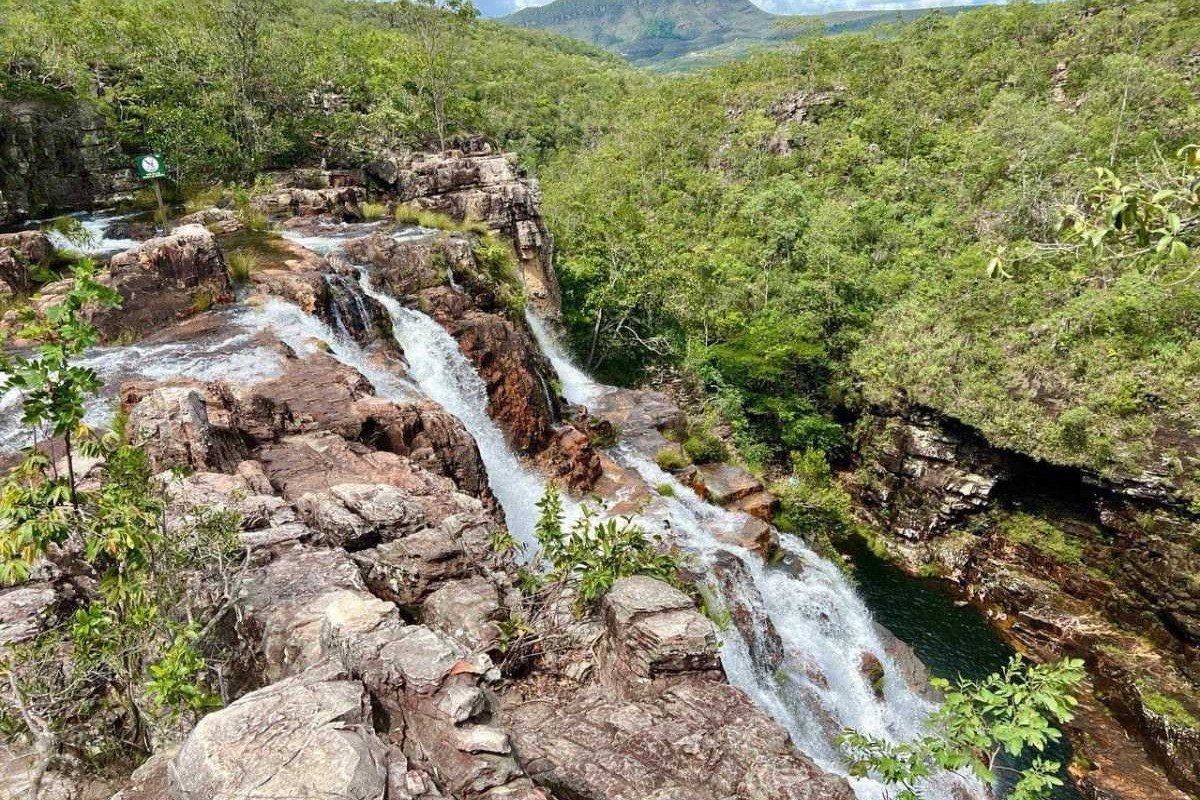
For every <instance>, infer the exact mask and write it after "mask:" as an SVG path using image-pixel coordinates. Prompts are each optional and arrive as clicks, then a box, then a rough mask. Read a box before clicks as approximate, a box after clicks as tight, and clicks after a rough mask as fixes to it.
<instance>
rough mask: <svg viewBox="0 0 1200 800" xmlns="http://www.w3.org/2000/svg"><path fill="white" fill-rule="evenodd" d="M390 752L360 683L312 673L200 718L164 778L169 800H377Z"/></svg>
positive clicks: (338, 673)
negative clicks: (333, 799)
mask: <svg viewBox="0 0 1200 800" xmlns="http://www.w3.org/2000/svg"><path fill="white" fill-rule="evenodd" d="M391 751H392V748H390V747H389V746H388V745H386V744H385V743H384V742H383V741H381V740H380V739H379V737H378V736H377V735H376V734H375V731H374V728H373V726H372V717H371V701H370V698H369V697H368V695H367V692H366V691H365V690H364V689H363V686H362V684H361V683H359V682H358V681H356V680H351V679H349V677H348V676H347V675H346V674H345V673H344V672H343V671H342V670H341V669H340V668H339V667H335V666H333V665H320V666H316V667H314V668H313V669H310V670H306V671H305V672H302V673H300V674H298V675H296V676H294V677H292V678H288V679H285V680H282V681H280V682H278V683H275V684H272V685H270V686H267V687H264V688H262V689H259V690H258V691H255V692H251V693H250V694H248V695H246V696H244V697H242V698H241V699H239V700H236V701H234V702H233V703H231V704H230V705H229V706H228V707H227V708H224V709H222V710H220V711H216V712H214V713H212V714H209V715H207V716H206V717H204V718H203V719H201V720H200V722H199V723H198V724H197V725H196V727H195V729H193V730H192V732H191V734H189V735H188V737H187V739H186V740H185V741H184V743H183V745H182V746H181V747H180V749H179V753H178V754H177V755H176V756H175V759H174V761H173V762H172V763H171V767H170V770H169V783H170V797H171V800H243V799H244V798H248V797H287V798H297V800H299V799H300V798H310V799H311V800H318V798H321V800H325V798H330V797H337V798H344V800H383V799H384V798H385V797H386V796H387V788H388V766H389V762H390V761H391V760H392V756H391Z"/></svg>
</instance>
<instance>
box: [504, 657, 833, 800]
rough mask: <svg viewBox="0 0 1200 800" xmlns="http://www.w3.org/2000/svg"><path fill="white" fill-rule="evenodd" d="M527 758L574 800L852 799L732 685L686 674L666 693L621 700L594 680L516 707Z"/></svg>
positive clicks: (533, 770)
mask: <svg viewBox="0 0 1200 800" xmlns="http://www.w3.org/2000/svg"><path fill="white" fill-rule="evenodd" d="M511 721H512V725H511V730H512V734H513V737H514V740H515V744H516V750H517V753H518V755H519V758H520V760H521V764H522V766H524V767H525V769H526V771H527V773H528V774H529V775H530V777H532V778H533V779H534V781H535V782H537V783H538V784H539V785H540V786H543V787H545V788H548V789H550V790H551V791H552V792H553V793H554V794H555V795H556V796H562V797H571V798H576V800H645V798H651V797H653V798H688V799H689V800H725V798H734V797H741V798H755V800H777V799H778V800H785V799H786V800H852V798H853V797H854V795H853V793H852V792H851V791H850V787H849V785H848V784H847V783H846V782H845V781H844V780H843V779H841V778H838V777H835V776H832V775H828V774H826V773H825V772H823V771H822V770H821V769H820V768H818V767H817V766H816V765H814V764H813V763H812V762H811V761H809V760H808V759H806V758H805V757H804V756H802V755H799V754H798V753H797V752H796V751H795V750H794V749H793V747H792V745H791V742H790V740H789V738H788V735H787V733H786V732H785V731H784V730H783V728H781V727H780V726H779V725H778V724H777V723H775V722H774V721H773V720H771V719H770V718H769V717H768V716H767V715H766V714H764V713H763V712H761V711H759V710H758V709H757V708H755V707H754V705H753V704H752V703H751V702H750V700H749V699H747V697H746V696H745V695H744V694H742V693H741V692H740V691H738V690H737V689H734V688H733V687H731V686H729V685H728V684H723V683H716V682H711V681H702V680H700V681H685V682H683V683H681V684H678V685H676V686H673V687H671V688H670V689H668V690H667V691H665V692H663V693H662V694H661V695H660V696H659V697H657V698H652V699H645V700H642V701H637V702H625V701H621V700H617V699H614V698H613V697H612V696H611V695H609V694H608V693H607V692H606V691H605V690H604V689H603V688H601V687H596V686H593V687H590V688H588V689H585V690H584V691H582V692H580V693H579V694H577V695H575V696H574V698H572V699H571V700H569V701H568V702H565V703H557V704H554V703H528V704H525V705H523V706H520V707H518V708H516V709H515V710H514V711H513V712H512V720H511Z"/></svg>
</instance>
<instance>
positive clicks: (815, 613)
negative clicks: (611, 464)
mask: <svg viewBox="0 0 1200 800" xmlns="http://www.w3.org/2000/svg"><path fill="white" fill-rule="evenodd" d="M527 316H528V319H529V323H530V328H531V329H532V331H533V333H534V336H535V338H536V339H537V341H538V344H539V345H540V346H541V348H542V352H543V353H544V354H545V355H546V357H547V358H549V359H550V362H551V363H552V364H553V365H554V368H555V370H556V371H557V372H558V375H559V377H560V379H561V380H562V385H563V394H564V396H565V397H566V398H567V400H569V401H570V402H572V403H582V404H586V403H587V402H588V401H589V400H594V399H595V398H596V397H598V396H600V395H602V394H604V393H606V392H608V391H612V389H611V388H610V387H606V386H602V385H599V384H597V383H595V382H594V381H592V380H591V379H590V378H589V377H588V376H587V375H586V374H585V373H584V372H583V371H581V370H580V369H579V368H578V367H576V366H575V365H574V364H573V363H572V362H571V359H570V358H569V357H568V356H567V354H566V352H565V350H564V348H563V347H562V345H561V344H560V343H559V341H558V339H557V338H556V337H555V336H553V335H552V334H551V332H550V330H549V329H548V327H547V325H546V324H545V323H544V322H543V321H542V320H541V319H539V318H537V317H536V316H534V315H532V314H528V315H527ZM611 455H612V456H613V457H614V458H615V459H616V460H617V462H618V463H619V464H621V465H622V466H624V467H626V468H629V469H633V470H634V471H636V472H637V473H638V474H639V475H640V476H641V477H642V479H643V480H644V481H645V482H646V483H647V484H648V485H650V486H660V485H664V484H665V485H668V486H670V487H671V488H672V489H673V493H670V494H668V496H660V497H657V498H655V499H654V500H653V501H652V502H651V503H650V504H649V505H648V506H647V507H646V509H645V510H644V511H643V512H642V514H641V515H640V519H641V520H642V521H643V524H644V526H645V527H646V528H647V529H650V530H661V529H663V528H666V529H668V530H669V531H670V532H671V533H672V534H673V535H674V540H675V542H676V543H677V544H678V545H679V546H680V547H681V549H683V550H684V551H685V552H686V553H687V554H688V556H689V557H690V558H692V559H694V560H695V561H696V562H697V563H696V566H697V567H699V568H700V569H699V571H700V572H701V573H702V574H706V575H708V576H709V580H710V585H709V587H708V591H709V592H712V593H713V594H714V595H715V596H716V597H717V598H718V599H719V600H720V601H721V602H722V603H723V604H724V606H725V607H730V606H732V605H734V604H737V603H742V604H749V605H752V606H757V610H758V611H759V612H760V613H761V617H762V618H761V619H756V620H754V623H753V624H755V625H756V626H757V629H756V630H755V631H754V636H753V639H757V640H766V639H768V638H772V637H771V635H770V634H771V631H770V630H767V629H766V628H767V627H768V626H769V628H771V629H773V631H774V632H775V633H777V634H778V637H779V642H780V643H781V644H782V650H783V657H782V660H781V662H780V663H779V664H778V666H777V665H775V664H772V663H765V662H764V659H763V658H762V656H761V654H760V653H758V652H756V650H757V649H758V642H756V641H748V640H747V638H746V637H745V635H744V633H743V631H741V630H739V629H738V626H736V625H729V626H727V630H725V631H723V632H722V647H721V661H722V664H723V665H724V667H725V672H726V674H727V675H728V677H729V681H730V683H732V684H733V685H734V686H736V687H738V688H739V689H741V690H742V691H744V692H746V694H747V695H749V696H750V697H751V698H752V699H753V700H754V701H755V703H756V704H757V705H758V706H759V707H760V708H762V709H764V710H765V711H767V712H768V713H769V714H771V715H772V716H773V717H774V718H775V719H776V720H777V721H778V722H779V723H780V724H782V725H783V726H784V727H785V728H786V729H787V730H788V732H789V733H790V734H791V736H792V740H793V741H794V743H795V744H796V746H797V747H798V748H799V749H800V750H801V751H802V752H804V753H805V754H806V755H807V756H809V757H810V758H812V759H813V760H814V761H816V762H817V763H818V764H820V765H821V767H822V768H824V769H826V770H829V771H831V772H836V773H839V774H842V775H846V768H845V765H844V764H843V763H842V761H841V759H840V757H839V754H838V752H837V746H836V744H835V743H834V742H833V737H834V736H836V734H837V733H839V732H840V731H841V730H843V729H845V728H854V729H856V730H859V731H861V732H863V733H867V734H871V735H875V736H881V737H886V738H888V739H890V740H892V741H901V740H906V739H912V738H915V737H916V736H918V735H920V734H921V732H922V724H923V721H924V719H925V717H926V716H927V715H928V714H929V713H930V712H931V711H932V710H933V708H934V707H933V705H932V704H931V703H930V702H929V701H927V700H926V699H924V698H923V697H922V696H921V695H919V694H918V693H917V692H916V691H915V689H914V688H913V687H912V686H910V685H909V684H908V683H907V682H906V681H905V680H904V679H903V678H902V677H900V676H902V675H903V671H902V670H901V669H900V667H899V665H898V664H897V663H896V661H895V659H894V658H893V657H892V656H891V655H890V654H889V653H888V652H887V648H886V647H885V644H884V641H883V639H882V637H881V635H880V632H879V630H878V629H877V627H876V625H875V622H874V620H873V619H872V618H871V614H870V612H869V611H868V609H867V607H866V605H865V604H864V603H863V601H862V599H861V598H860V597H859V596H858V595H857V594H856V593H855V591H854V588H853V587H852V586H851V584H850V583H849V581H848V580H847V579H846V577H845V575H843V574H842V572H841V570H840V569H839V568H838V567H837V566H835V565H834V564H832V563H830V562H828V561H826V560H825V559H823V558H821V557H820V556H818V555H817V554H816V553H814V552H813V551H812V550H810V549H809V548H807V547H806V546H804V544H803V543H802V542H800V541H799V540H797V539H795V538H794V537H789V536H784V537H782V539H783V541H782V542H781V546H782V549H783V559H782V562H783V563H782V564H781V565H775V566H772V565H767V564H765V563H764V561H763V559H762V557H761V556H759V555H757V554H755V553H752V552H750V551H748V550H745V549H743V548H740V547H737V546H735V545H732V544H730V543H729V541H728V537H726V538H725V540H724V541H723V540H722V539H720V538H718V537H717V536H716V534H717V533H721V532H733V531H737V530H739V529H740V528H741V526H742V524H743V523H744V521H745V517H744V515H743V514H742V513H741V512H734V511H727V510H725V509H722V508H719V507H717V506H715V505H712V504H710V503H708V502H706V501H704V500H703V499H701V498H700V497H699V496H697V495H696V493H695V492H693V491H692V490H691V489H690V488H688V487H685V486H684V485H683V484H681V483H680V482H679V481H678V480H676V479H675V477H674V476H672V475H670V474H668V473H666V472H664V471H663V470H661V469H660V468H659V467H658V466H657V465H656V464H655V463H653V462H652V461H651V460H650V459H649V458H647V457H646V456H645V455H643V454H640V453H637V452H634V451H633V450H632V448H629V447H628V446H618V447H616V448H615V449H614V450H613V451H612V453H611ZM721 559H726V560H728V559H735V560H736V561H735V562H734V564H732V565H728V562H727V565H726V566H722V565H721V564H719V563H718V561H719V560H721ZM730 566H732V567H736V568H730ZM718 575H719V576H720V577H721V578H722V580H716V577H717V576H718ZM864 654H870V655H871V656H873V657H874V658H876V659H878V660H879V663H880V664H882V665H883V668H884V671H885V675H886V676H888V679H887V680H885V681H884V687H883V698H882V700H881V699H880V698H879V697H877V695H876V694H875V689H874V687H873V686H872V685H871V683H870V681H869V680H868V678H867V676H865V675H864V674H863V671H862V669H861V666H860V664H861V659H862V657H863V655H864ZM849 780H850V782H851V785H852V786H853V787H854V790H855V793H856V794H857V796H858V797H859V798H861V799H862V800H882V798H884V797H885V796H886V793H885V787H884V786H883V785H881V784H880V783H878V782H877V781H875V780H872V779H869V778H850V779H849ZM923 788H924V791H925V796H926V797H930V798H938V799H939V800H951V799H952V798H956V797H958V795H957V793H956V788H961V789H965V790H967V791H968V792H969V793H970V794H976V795H982V794H983V792H982V791H981V788H980V787H979V786H978V785H977V784H972V783H971V782H969V781H968V780H967V779H965V778H962V777H961V776H958V775H952V774H945V775H940V776H937V777H936V778H934V779H932V780H930V781H927V782H926V783H925V784H924V786H923ZM968 796H969V795H968Z"/></svg>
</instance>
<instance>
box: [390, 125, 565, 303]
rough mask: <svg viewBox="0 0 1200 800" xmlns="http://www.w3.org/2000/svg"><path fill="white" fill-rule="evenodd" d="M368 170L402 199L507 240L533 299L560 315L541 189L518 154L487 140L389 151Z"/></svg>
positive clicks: (528, 292)
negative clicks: (441, 150)
mask: <svg viewBox="0 0 1200 800" xmlns="http://www.w3.org/2000/svg"><path fill="white" fill-rule="evenodd" d="M367 173H368V174H369V175H370V176H371V177H372V178H373V179H374V180H375V181H377V182H378V183H379V184H380V185H381V186H383V187H384V188H385V189H386V190H388V191H390V192H392V193H393V194H394V195H395V197H396V199H397V200H399V201H401V202H404V203H408V204H410V205H413V206H415V207H417V208H422V209H429V210H432V211H436V212H438V213H441V214H446V215H448V216H450V217H451V218H453V219H455V220H458V221H469V222H482V223H484V224H485V225H487V226H488V227H489V228H490V229H491V230H492V231H493V232H495V233H496V234H498V235H501V236H503V237H505V238H506V239H508V241H509V242H510V243H511V244H512V246H513V249H514V251H515V253H516V255H517V258H518V261H519V262H520V264H521V268H522V283H523V285H524V287H525V290H526V293H527V295H528V296H529V298H530V302H531V303H532V304H533V306H534V308H536V309H537V310H538V311H539V313H541V314H543V315H546V316H550V317H552V318H557V317H558V316H559V314H560V313H561V312H560V299H559V288H558V279H557V276H556V275H555V273H554V269H553V267H552V266H551V263H552V256H553V246H552V242H551V238H550V234H549V231H548V230H547V229H546V225H545V223H544V222H543V221H542V217H541V212H540V210H539V204H540V202H541V195H540V189H539V187H538V184H537V181H536V179H534V178H533V177H531V176H526V175H524V174H523V173H522V172H521V171H520V169H519V168H518V167H517V166H516V164H515V159H514V158H512V157H510V156H507V155H503V154H496V153H493V152H491V148H490V147H485V146H483V145H482V144H480V145H479V146H477V147H475V148H473V149H471V150H469V151H467V152H458V153H447V154H433V153H414V154H397V153H385V154H383V155H381V156H380V157H379V158H377V159H376V160H375V161H374V162H372V163H371V164H369V165H368V166H367Z"/></svg>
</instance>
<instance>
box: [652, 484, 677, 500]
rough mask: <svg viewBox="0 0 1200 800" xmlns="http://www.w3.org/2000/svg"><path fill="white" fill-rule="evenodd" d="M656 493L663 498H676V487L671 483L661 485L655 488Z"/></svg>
mask: <svg viewBox="0 0 1200 800" xmlns="http://www.w3.org/2000/svg"><path fill="white" fill-rule="evenodd" d="M654 491H656V492H658V493H659V495H661V496H663V497H674V496H675V487H674V486H672V485H671V484H669V483H660V484H658V485H657V486H655V487H654Z"/></svg>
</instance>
